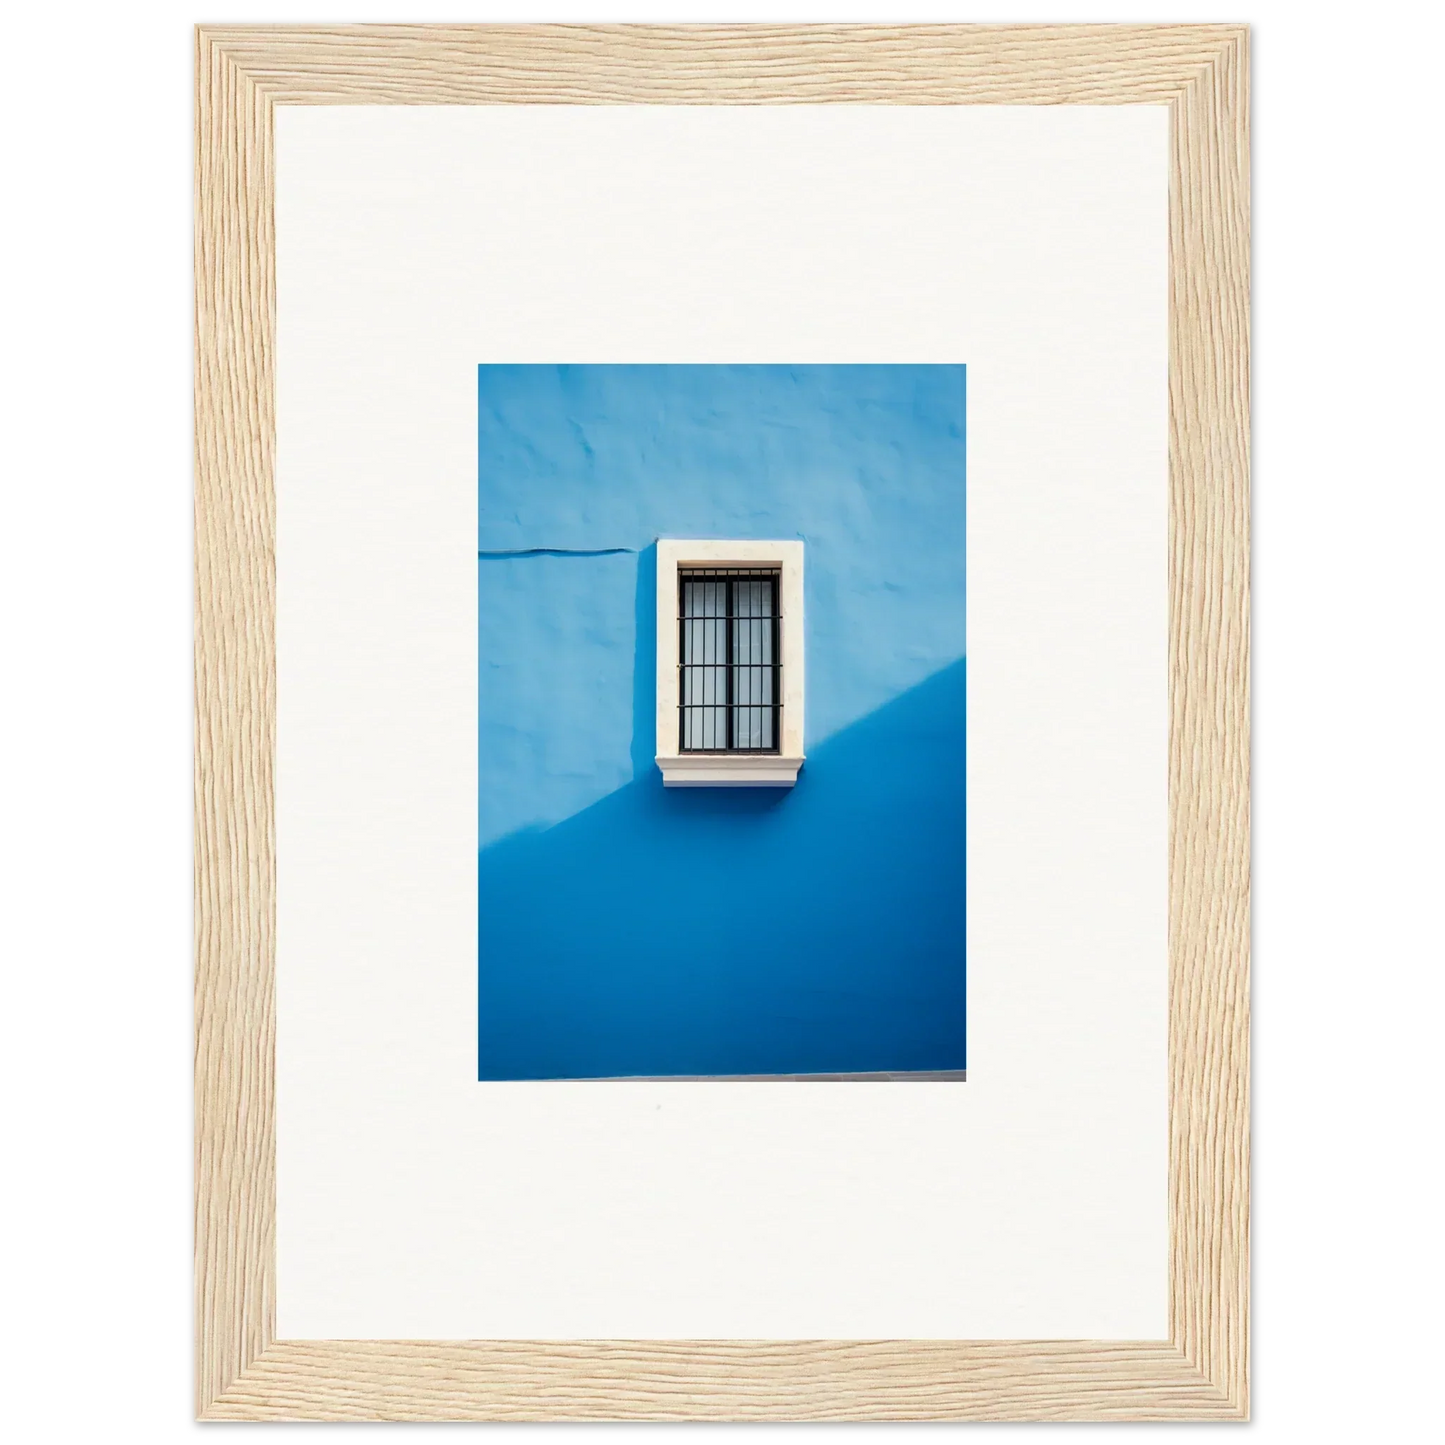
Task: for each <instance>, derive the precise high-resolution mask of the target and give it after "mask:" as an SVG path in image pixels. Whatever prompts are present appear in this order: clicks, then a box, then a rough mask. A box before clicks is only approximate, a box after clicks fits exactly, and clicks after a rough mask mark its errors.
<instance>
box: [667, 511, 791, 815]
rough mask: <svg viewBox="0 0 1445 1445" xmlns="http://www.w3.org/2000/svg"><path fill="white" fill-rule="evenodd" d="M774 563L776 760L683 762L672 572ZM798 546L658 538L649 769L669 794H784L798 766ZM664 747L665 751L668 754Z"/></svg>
mask: <svg viewBox="0 0 1445 1445" xmlns="http://www.w3.org/2000/svg"><path fill="white" fill-rule="evenodd" d="M774 562H775V563H777V565H778V566H779V568H780V569H781V571H782V579H781V581H780V583H779V589H778V591H779V599H778V606H779V612H780V614H781V615H780V618H779V623H778V628H779V631H780V632H781V633H782V642H781V647H780V649H779V651H780V654H781V660H782V664H783V709H782V738H781V744H782V745H781V747H780V748H779V750H778V755H777V756H776V757H767V758H754V757H726V756H720V755H716V754H712V755H707V756H701V757H699V756H692V757H687V756H684V755H683V752H682V748H681V744H680V741H677V735H678V734H677V729H678V722H677V569H678V568H679V567H690V566H698V565H710V564H715V565H717V566H721V567H734V566H736V567H750V566H756V565H758V564H761V563H774ZM803 636H804V634H803V544H802V543H801V542H726V541H696V540H688V541H682V540H674V539H668V538H659V540H658V543H657V766H658V767H659V768H660V769H661V770H662V781H663V785H664V786H665V787H669V788H703V787H773V788H776V787H785V788H791V787H792V786H793V784H794V783H795V782H796V781H797V777H798V769H799V768H801V767H802V766H803V761H804V753H803V736H804V733H803V697H804V692H805V673H804V665H805V660H804V656H803ZM669 744H671V745H670V746H669Z"/></svg>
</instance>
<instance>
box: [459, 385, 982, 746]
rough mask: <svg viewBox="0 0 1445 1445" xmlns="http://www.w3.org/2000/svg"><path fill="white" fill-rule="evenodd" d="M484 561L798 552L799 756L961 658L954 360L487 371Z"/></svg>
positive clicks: (960, 401)
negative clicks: (796, 544) (685, 540)
mask: <svg viewBox="0 0 1445 1445" xmlns="http://www.w3.org/2000/svg"><path fill="white" fill-rule="evenodd" d="M479 421H480V425H479V446H478V465H479V474H480V482H481V506H480V509H479V516H480V535H479V538H478V543H477V545H478V548H479V550H481V551H487V552H492V551H513V550H522V549H526V548H534V547H553V548H559V549H563V548H566V549H578V550H582V549H587V550H592V549H598V548H605V547H628V548H632V549H634V550H637V551H640V550H641V549H643V548H645V547H646V546H648V545H649V544H650V543H652V542H654V541H655V540H656V539H657V538H658V537H739V538H744V537H754V538H779V537H801V538H803V539H804V540H805V541H806V543H807V568H806V570H807V614H808V711H807V739H806V742H807V744H808V745H812V744H814V743H817V742H821V741H822V740H823V739H824V738H826V737H829V736H830V735H831V734H833V733H835V732H837V731H838V730H839V729H840V728H843V727H846V726H847V725H848V724H849V723H851V722H854V721H856V720H857V719H858V718H860V717H862V716H863V715H864V714H865V713H868V712H871V711H872V710H873V709H874V708H877V707H881V706H882V705H883V704H884V703H885V702H887V701H888V700H889V699H890V698H892V697H895V696H897V695H898V694H899V693H900V692H902V691H904V690H905V689H906V688H910V687H913V686H915V685H916V684H917V683H919V682H921V681H923V679H924V678H925V677H928V676H929V675H930V674H931V673H933V672H935V671H936V670H937V669H938V668H940V667H943V666H946V665H947V664H948V663H950V662H953V661H955V660H956V659H958V658H959V657H962V656H963V653H964V505H963V467H964V370H963V368H962V367H961V366H510V367H509V366H488V367H483V368H481V372H480V386H479Z"/></svg>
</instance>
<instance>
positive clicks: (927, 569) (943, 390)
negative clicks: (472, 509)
mask: <svg viewBox="0 0 1445 1445" xmlns="http://www.w3.org/2000/svg"><path fill="white" fill-rule="evenodd" d="M478 400H479V408H478V414H479V427H478V459H479V486H480V509H479V511H480V533H479V537H478V603H479V616H480V697H479V703H480V735H479V764H480V781H481V786H480V796H479V842H480V849H481V853H480V871H479V883H480V972H479V980H480V1004H481V1020H480V1024H481V1028H480V1044H481V1058H480V1063H481V1075H482V1077H484V1078H518V1077H549V1076H558V1075H562V1076H586V1075H595V1074H619V1073H621V1074H654V1073H690V1074H691V1073H728V1072H742V1073H766V1072H782V1073H799V1072H858V1071H868V1070H874V1069H883V1070H892V1069H907V1068H918V1069H945V1068H961V1067H963V886H964V883H963V878H964V875H963V801H964V799H963V730H964V688H963V663H962V658H963V653H964V376H963V368H962V367H933V366H917V367H915V366H879V367H871V366H870V367H812V366H802V367H773V366H736V367H717V366H661V367H654V366H642V367H633V366H578V367H533V366H517V367H482V368H480V371H479V397H478ZM659 536H689V537H738V538H745V537H753V538H791V537H798V538H801V539H802V540H803V541H804V543H805V544H806V547H807V554H806V555H807V565H806V577H807V598H806V622H807V628H806V648H807V726H808V736H807V751H808V755H809V761H808V764H807V766H806V767H805V768H804V771H803V775H802V778H801V780H800V782H799V785H798V787H797V788H795V789H793V790H791V791H788V792H780V793H772V792H768V793H766V794H764V795H762V796H759V795H757V794H751V795H743V794H740V793H738V792H726V791H723V792H714V791H711V790H704V791H703V792H701V793H694V794H678V793H677V792H676V791H671V792H669V791H665V790H664V789H663V788H662V787H661V784H660V779H659V777H658V775H657V772H656V769H655V767H654V765H653V763H652V756H653V752H654V750H655V738H654V736H653V730H654V726H655V724H654V722H653V716H652V713H653V686H654V681H653V677H654V674H653V643H654V638H653V631H654V628H655V623H654V620H653V617H652V607H653V592H652V586H653V576H654V572H653V567H654V548H653V543H654V542H655V540H656V538H658V537H659Z"/></svg>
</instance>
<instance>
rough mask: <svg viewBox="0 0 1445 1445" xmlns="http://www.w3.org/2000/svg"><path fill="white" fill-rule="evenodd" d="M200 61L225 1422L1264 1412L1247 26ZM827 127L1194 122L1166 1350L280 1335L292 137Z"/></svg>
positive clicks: (836, 33) (199, 327)
mask: <svg viewBox="0 0 1445 1445" xmlns="http://www.w3.org/2000/svg"><path fill="white" fill-rule="evenodd" d="M196 65H197V85H196V142H197V152H196V728H197V739H196V768H197V771H196V1315H197V1337H198V1344H197V1372H196V1388H197V1409H198V1412H199V1414H200V1415H201V1417H202V1418H205V1419H231V1420H277V1419H317V1420H343V1419H386V1420H393V1419H395V1420H400V1419H406V1420H482V1419H516V1420H534V1419H567V1420H571V1419H621V1418H630V1419H738V1420H752V1419H777V1420H805V1419H846V1420H852V1419H857V1420H865V1419H895V1420H912V1419H977V1420H993V1419H1018V1420H1025V1419H1026V1420H1062V1419H1074V1420H1136V1419H1155V1420H1184V1419H1191V1420H1202V1419H1215V1420H1238V1419H1242V1418H1245V1417H1246V1416H1247V1413H1248V1348H1249V1336H1248V1279H1249V1254H1248V1169H1249V1094H1248V1088H1249V1076H1248V997H1249V996H1248V941H1249V811H1248V800H1249V791H1248V789H1249V779H1248V759H1249V732H1248V726H1249V696H1248V666H1249V634H1248V560H1249V536H1248V505H1249V499H1248V471H1249V442H1248V395H1249V378H1248V329H1249V316H1248V296H1249V277H1248V263H1249V238H1248V226H1249V167H1248V89H1247V86H1248V64H1247V32H1246V31H1245V30H1244V29H1243V28H1242V27H1239V26H1005V27H996V26H905V27H875V26H838V27H834V26H808V27H775V26H736V27H703V26H699V27H644V26H601V27H568V26H536V27H526V26H523V27H503V26H390V27H388V26H359V27H337V28H320V29H313V28H306V27H275V28H255V29H227V28H220V27H204V28H202V29H200V30H198V31H197V46H196ZM804 102H811V103H817V102H829V103H853V104H859V103H866V104H903V105H927V104H940V105H954V104H975V105H976V104H995V105H997V104H1059V105H1080V104H1087V105H1128V104H1155V105H1167V106H1168V107H1169V108H1170V113H1171V120H1172V125H1171V136H1172V141H1171V146H1172V175H1171V200H1170V278H1171V279H1170V285H1171V294H1170V328H1171V330H1170V363H1169V367H1170V374H1169V404H1170V477H1171V493H1170V569H1169V585H1170V752H1169V756H1170V764H1169V769H1170V771H1169V799H1170V853H1169V918H1170V1037H1169V1054H1170V1131H1171V1138H1170V1229H1171V1260H1170V1308H1171V1332H1170V1338H1169V1340H1168V1341H1160V1342H1144V1343H1139V1344H1117V1343H1108V1342H1099V1341H929V1340H893V1341H837V1340H812V1341H783V1342H778V1341H771V1342H765V1341H652V1342H648V1341H590V1342H565V1343H559V1342H555V1341H554V1342H527V1341H484V1340H471V1341H454V1342H437V1341H406V1340H367V1341H278V1340H277V1339H276V1338H275V1208H276V1203H275V1133H274V1126H275V1098H274V1092H273V1090H274V1030H275V1014H274V1008H275V955H274V917H275V864H274V846H273V838H274V826H273V796H272V776H273V760H274V751H275V567H274V554H275V494H274V492H275V488H274V470H273V453H274V446H275V422H274V408H273V401H274V381H273V368H274V338H275V281H274V237H273V215H272V207H273V182H272V135H273V129H272V117H273V113H274V108H275V106H276V105H330V104H379V105H418V104H427V105H436V104H527V103H533V104H536V103H552V104H558V103H565V104H638V103H651V104H692V105H708V104H789V103H804Z"/></svg>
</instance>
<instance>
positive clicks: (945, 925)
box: [478, 549, 966, 1079]
mask: <svg viewBox="0 0 1445 1445" xmlns="http://www.w3.org/2000/svg"><path fill="white" fill-rule="evenodd" d="M655 566H656V554H655V549H653V550H652V554H651V556H650V557H648V556H647V555H646V554H644V557H643V559H642V565H641V566H639V569H638V594H637V595H638V604H637V606H638V611H637V621H638V638H637V660H638V666H637V669H636V681H635V685H634V686H635V692H634V732H633V763H634V768H635V777H634V781H633V782H631V783H629V784H628V785H627V786H625V787H623V788H620V789H618V790H617V791H616V792H614V793H611V794H609V795H608V796H607V797H605V798H603V799H601V800H600V801H599V802H597V803H595V804H593V805H592V806H591V807H589V808H587V809H585V810H584V811H583V812H581V813H578V814H576V815H575V816H574V817H572V818H569V819H567V820H566V821H565V822H562V823H559V824H557V825H556V826H555V827H552V828H549V829H547V830H545V831H530V832H522V833H517V834H513V835H512V836H511V837H509V838H505V839H502V840H501V841H500V842H498V843H496V844H494V845H492V846H491V847H489V848H486V849H485V850H483V851H482V853H481V855H480V858H479V872H478V888H479V904H480V909H479V912H480V926H481V932H480V969H479V1015H480V1035H479V1045H480V1047H479V1075H480V1077H481V1078H482V1079H546V1078H606V1077H617V1076H620V1075H662V1074H714V1075H716V1074H805V1073H864V1072H874V1071H880V1072H883V1071H894V1072H901V1071H911V1070H930V1071H931V1070H951V1069H962V1068H964V1067H965V1066H966V1061H965V1055H964V1007H965V997H964V878H965V874H964V843H965V834H964V788H965V770H964V722H965V663H964V661H963V660H960V661H958V662H957V663H954V664H953V665H951V666H949V667H946V668H944V669H942V670H941V671H939V672H937V673H935V674H934V675H933V676H932V677H930V678H928V679H926V680H925V681H924V682H922V683H920V684H919V685H918V686H917V687H915V688H912V689H911V690H910V691H908V692H905V693H903V694H901V695H900V696H898V697H897V698H895V699H894V700H893V701H891V702H889V703H887V704H886V705H885V706H883V707H881V708H879V709H878V710H877V711H876V712H874V713H871V714H869V715H868V716H867V717H864V718H861V719H860V720H859V721H858V722H856V723H854V724H853V725H852V726H850V727H848V728H845V729H844V730H843V731H842V732H840V733H837V734H835V735H834V736H833V737H831V738H829V739H828V740H827V741H826V742H825V743H823V744H822V745H820V746H819V747H818V748H817V749H816V750H815V751H814V752H812V753H810V755H809V757H808V761H807V764H806V765H805V766H804V768H803V771H802V773H801V774H800V775H799V779H798V783H797V786H796V787H794V788H792V789H772V788H758V789H738V788H700V789H665V788H664V787H663V786H662V779H661V775H660V774H659V773H658V771H657V769H656V767H655V765H654V762H653V754H654V752H655V748H654V738H653V732H654V731H655V725H654V723H653V720H652V719H653V714H654V695H653V687H654V684H653V668H652V664H651V658H652V657H653V655H654V653H653V641H654V638H653V634H654V633H655V630H656V628H655V623H654V621H653V620H652V619H653V617H654V616H655V610H654V609H655V603H654V593H653V591H652V588H653V586H654V581H653V579H654V578H655V575H656V574H655ZM644 624H645V628H644Z"/></svg>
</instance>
